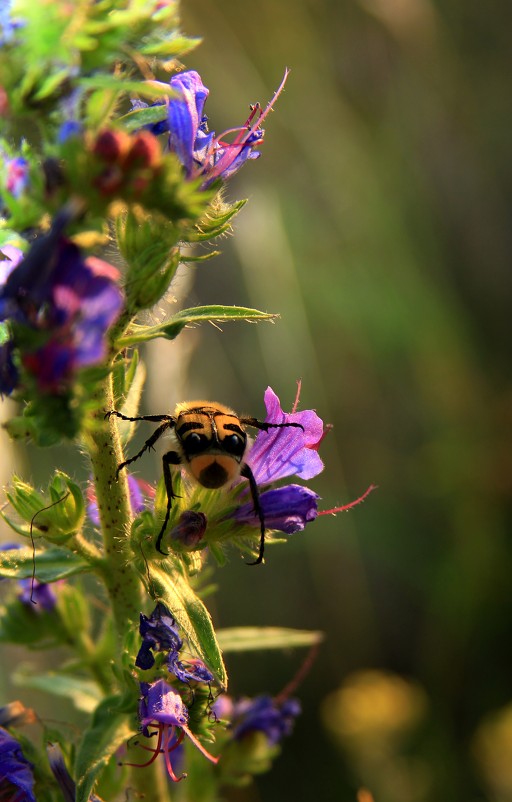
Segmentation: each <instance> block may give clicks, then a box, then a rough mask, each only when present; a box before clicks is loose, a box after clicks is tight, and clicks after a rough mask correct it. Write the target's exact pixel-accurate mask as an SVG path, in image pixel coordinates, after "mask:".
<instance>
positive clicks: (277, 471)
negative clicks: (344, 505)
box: [232, 387, 324, 534]
mask: <svg viewBox="0 0 512 802" xmlns="http://www.w3.org/2000/svg"><path fill="white" fill-rule="evenodd" d="M265 406H266V408H267V414H266V417H265V422H267V423H298V424H300V426H290V427H287V428H283V429H269V431H268V432H264V431H260V432H259V433H258V436H257V437H256V440H255V441H254V443H253V445H252V447H251V450H250V451H249V455H248V457H247V463H248V465H249V467H250V468H251V470H252V472H253V475H254V478H255V479H256V482H257V483H258V485H260V486H265V485H267V484H271V483H274V482H276V481H278V480H279V479H284V478H285V477H287V476H292V475H293V474H295V475H296V476H298V477H299V478H300V479H311V478H313V477H314V476H316V475H317V474H318V473H320V471H322V470H323V462H322V460H321V459H320V455H319V454H318V451H317V449H318V446H319V445H320V442H321V441H322V439H323V436H324V424H323V421H322V420H321V418H320V417H319V416H318V415H317V413H316V412H315V411H314V410H313V409H306V410H303V411H302V412H295V411H294V412H291V413H286V412H283V410H282V409H281V404H280V401H279V398H278V397H277V395H276V394H275V393H274V391H273V390H272V389H271V388H270V387H268V388H267V390H266V392H265ZM317 499H318V495H317V494H316V493H314V492H313V491H312V490H310V489H309V488H307V487H303V486H302V485H297V484H289V485H285V486H283V487H278V488H273V489H270V490H263V492H262V493H261V495H260V505H261V509H262V510H263V516H264V519H265V523H266V525H267V527H268V528H269V529H277V530H279V531H281V532H285V533H286V534H293V533H294V532H298V531H301V530H302V529H304V527H305V525H306V524H307V523H309V522H310V521H313V520H314V519H315V518H316V516H317V514H318V509H317ZM232 515H233V517H234V518H235V520H236V521H238V522H239V523H241V524H249V525H250V526H255V527H257V526H259V518H258V516H257V514H256V512H255V510H254V505H253V503H252V502H248V503H246V504H242V505H241V506H240V507H237V508H236V509H235V510H234V511H233V513H232Z"/></svg>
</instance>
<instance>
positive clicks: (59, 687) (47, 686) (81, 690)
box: [12, 668, 102, 713]
mask: <svg viewBox="0 0 512 802" xmlns="http://www.w3.org/2000/svg"><path fill="white" fill-rule="evenodd" d="M12 681H13V682H14V684H15V685H22V686H23V687H25V688H36V689H37V690H39V691H46V692H47V693H53V694H54V695H55V696H64V697H66V698H67V699H71V701H72V702H73V704H74V705H75V707H76V709H77V710H83V711H84V713H92V712H93V710H95V709H96V707H97V706H98V703H99V702H100V701H101V698H102V694H101V691H100V690H99V688H98V686H97V685H96V683H95V682H93V681H92V680H90V679H85V678H84V677H75V676H73V675H71V674H64V673H63V672H59V671H49V672H48V673H46V674H42V673H37V674H30V673H28V672H27V671H24V670H23V668H22V669H20V670H19V671H15V672H14V674H13V675H12Z"/></svg>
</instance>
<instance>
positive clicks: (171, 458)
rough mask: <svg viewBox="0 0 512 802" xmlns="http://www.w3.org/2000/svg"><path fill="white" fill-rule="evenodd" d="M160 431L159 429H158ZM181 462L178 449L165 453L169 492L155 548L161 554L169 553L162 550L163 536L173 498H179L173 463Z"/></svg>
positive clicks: (163, 463)
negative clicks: (173, 481) (172, 468)
mask: <svg viewBox="0 0 512 802" xmlns="http://www.w3.org/2000/svg"><path fill="white" fill-rule="evenodd" d="M157 431H158V430H157ZM180 462H181V460H180V456H179V454H177V453H176V451H168V452H167V454H164V455H163V457H162V465H163V472H164V483H165V490H166V493H167V509H166V511H165V518H164V522H163V524H162V528H161V529H160V532H159V533H158V537H157V539H156V543H155V548H156V550H157V551H159V552H160V554H164V555H167V552H166V551H162V549H161V548H160V546H161V545H162V538H163V536H164V534H165V530H166V528H167V524H168V523H169V516H170V514H171V507H172V500H173V499H174V498H177V496H176V493H175V492H174V488H173V486H172V473H171V465H179V464H180Z"/></svg>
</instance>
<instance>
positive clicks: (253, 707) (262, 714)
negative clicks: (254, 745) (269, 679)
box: [229, 695, 301, 746]
mask: <svg viewBox="0 0 512 802" xmlns="http://www.w3.org/2000/svg"><path fill="white" fill-rule="evenodd" d="M300 712H301V706H300V702H299V701H298V699H285V700H284V701H282V702H281V703H278V702H277V701H276V700H274V699H272V697H271V696H265V695H262V696H256V697H255V698H254V699H240V700H237V701H236V702H234V703H233V707H232V709H231V715H230V719H231V721H230V725H229V728H230V730H231V732H232V735H233V738H234V739H235V740H237V741H240V740H241V739H242V738H243V737H244V736H246V735H248V734H249V733H251V732H256V731H259V732H263V733H264V734H265V735H266V737H267V740H268V743H269V746H275V745H276V744H278V743H279V741H281V739H282V738H284V736H285V735H290V733H291V731H292V728H293V724H294V721H295V719H296V718H297V716H298V715H299V714H300Z"/></svg>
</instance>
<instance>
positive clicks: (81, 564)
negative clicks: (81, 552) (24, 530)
mask: <svg viewBox="0 0 512 802" xmlns="http://www.w3.org/2000/svg"><path fill="white" fill-rule="evenodd" d="M34 560H35V567H36V572H35V578H36V579H38V580H39V581H40V582H55V581H56V580H57V579H66V577H68V576H73V574H80V573H83V572H84V571H90V570H91V566H90V565H89V563H87V562H86V561H85V560H83V559H82V558H81V557H77V556H76V555H75V554H72V553H71V552H70V551H66V550H65V549H59V548H56V547H52V548H49V549H45V550H44V551H36V553H35V556H34V553H33V551H32V549H31V548H30V547H29V546H25V547H23V548H21V549H8V550H7V551H0V577H4V578H9V579H26V578H27V577H31V576H32V574H33V571H34Z"/></svg>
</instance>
